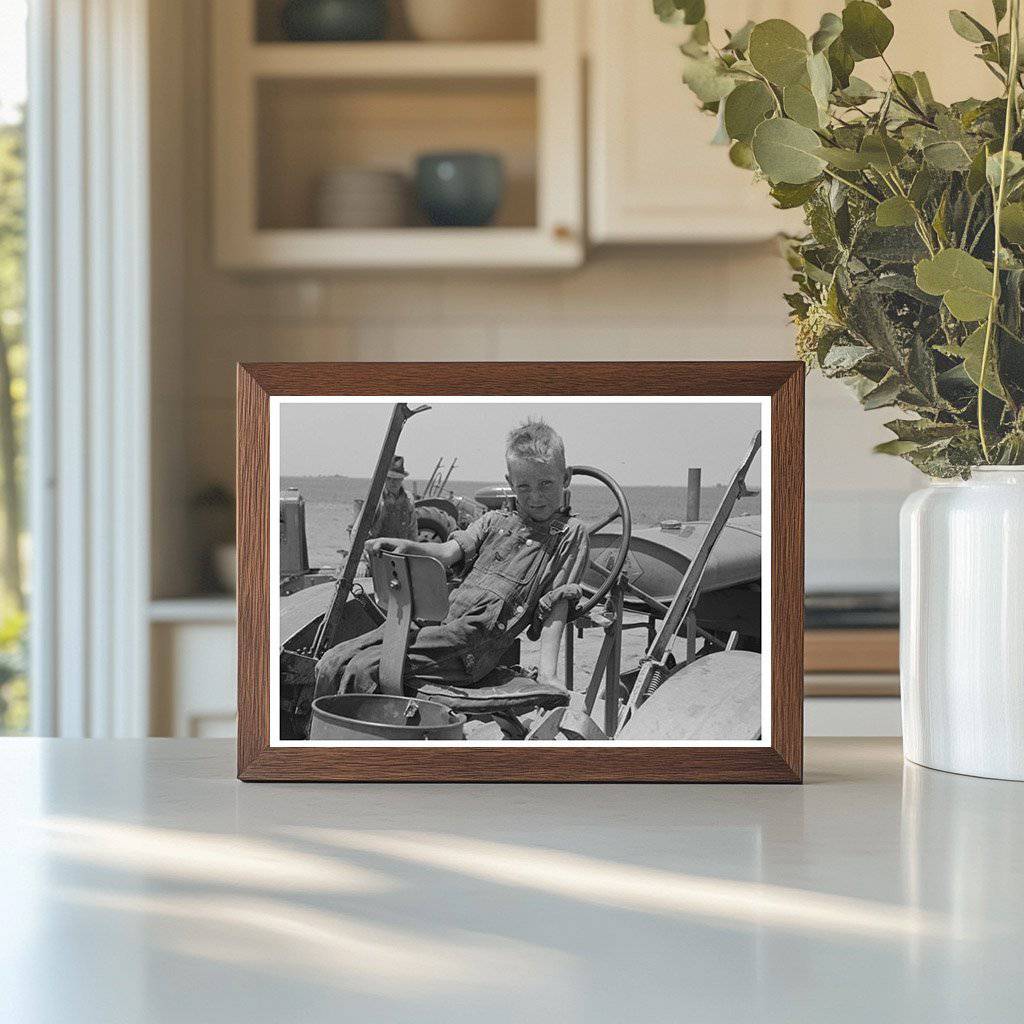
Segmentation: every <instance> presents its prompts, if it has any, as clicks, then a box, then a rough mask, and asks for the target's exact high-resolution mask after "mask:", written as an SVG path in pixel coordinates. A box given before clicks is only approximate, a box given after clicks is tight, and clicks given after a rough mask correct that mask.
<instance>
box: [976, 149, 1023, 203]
mask: <svg viewBox="0 0 1024 1024" xmlns="http://www.w3.org/2000/svg"><path fill="white" fill-rule="evenodd" d="M1002 159H1003V151H1002V150H1001V149H1000V150H996V151H995V152H994V153H992V154H990V155H989V157H988V159H987V160H986V161H985V177H986V178H987V179H988V183H989V185H990V186H991V188H992V191H993V192H994V191H995V190H996V189H998V188H999V175H1000V172H1001V169H1002ZM1022 171H1024V157H1022V156H1021V155H1020V153H1018V152H1017V151H1016V150H1014V149H1011V150H1009V151H1008V152H1007V154H1006V181H1007V183H1009V182H1011V181H1013V180H1014V179H1015V178H1016V177H1018V176H1019V175H1020V173H1021V172H1022Z"/></svg>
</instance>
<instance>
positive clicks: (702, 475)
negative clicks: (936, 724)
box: [270, 396, 771, 747]
mask: <svg viewBox="0 0 1024 1024" xmlns="http://www.w3.org/2000/svg"><path fill="white" fill-rule="evenodd" d="M769 416H770V407H769V402H768V401H767V399H763V398H760V397H729V398H722V397H694V396H688V397H678V396H674V397H670V398H669V397H667V398H664V399H661V398H648V397H644V398H630V397H622V398H610V397H609V396H601V397H598V398H593V399H588V398H576V397H573V398H560V397H557V396H543V397H537V396H531V397H529V398H523V399H520V398H516V397H500V398H493V397H491V398H472V397H461V396H460V397H451V396H433V397H431V396H426V397H408V396H394V397H393V399H392V398H385V397H381V396H373V397H365V398H364V397H360V396H344V397H308V398H307V397H275V398H273V399H272V400H271V405H270V480H271V491H270V493H271V507H270V514H271V517H272V518H273V516H278V517H279V529H274V528H273V523H271V530H270V546H271V550H270V566H271V574H272V577H273V578H272V580H271V588H270V589H271V605H270V617H271V645H272V657H271V666H272V667H271V680H270V686H271V705H270V706H271V715H270V719H271V743H272V745H278V746H290V745H319V746H342V745H350V744H353V745H358V744H367V745H391V744H399V745H401V744H420V743H423V742H430V743H435V744H463V743H472V744H506V743H531V744H533V743H545V744H551V743H559V744H562V743H586V744H601V743H605V744H609V743H614V744H616V745H633V746H657V745H663V746H695V747H696V746H717V747H721V746H759V745H765V744H767V743H768V742H769V741H770V731H771V722H770V717H771V714H770V708H771V702H770V696H771V694H770V684H771V679H770V675H771V673H770V658H769V657H768V655H767V654H766V653H763V652H762V641H763V638H767V637H768V636H769V635H770V623H769V616H770V592H771V586H770V580H771V573H770V543H769V540H770V538H769V537H768V531H767V529H766V525H765V524H768V523H769V522H770V521H771V520H770V493H769V488H768V481H769V479H770V452H769V451H768V450H767V449H766V447H765V441H764V439H765V438H768V437H770V436H771V432H770V423H769ZM765 650H767V645H765Z"/></svg>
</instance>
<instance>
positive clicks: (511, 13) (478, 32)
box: [405, 0, 536, 42]
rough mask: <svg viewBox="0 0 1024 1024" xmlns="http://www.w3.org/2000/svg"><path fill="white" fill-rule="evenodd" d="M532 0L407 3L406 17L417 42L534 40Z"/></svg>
mask: <svg viewBox="0 0 1024 1024" xmlns="http://www.w3.org/2000/svg"><path fill="white" fill-rule="evenodd" d="M535 12H536V8H535V6H534V3H533V2H532V0H405V15H406V19H407V20H408V22H409V27H410V28H411V29H412V32H413V35H414V36H416V38H417V39H423V40H429V41H431V42H483V41H497V40H504V39H533V38H534V36H535V30H534V24H535V21H536V13H535Z"/></svg>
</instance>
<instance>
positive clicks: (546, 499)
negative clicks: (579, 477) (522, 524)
mask: <svg viewBox="0 0 1024 1024" xmlns="http://www.w3.org/2000/svg"><path fill="white" fill-rule="evenodd" d="M505 479H506V480H508V483H509V486H510V487H511V488H512V490H513V492H514V493H515V496H516V500H517V502H518V503H519V514H520V515H522V516H525V517H526V518H528V519H532V520H533V521H534V522H538V523H543V522H545V521H546V520H548V519H550V518H551V517H552V516H553V515H554V514H555V513H556V512H558V511H559V510H560V509H561V507H562V501H563V491H564V490H565V488H566V487H568V486H569V472H568V470H566V469H565V467H564V466H562V465H560V464H559V463H557V462H536V461H534V460H533V459H509V460H508V473H507V474H506V475H505Z"/></svg>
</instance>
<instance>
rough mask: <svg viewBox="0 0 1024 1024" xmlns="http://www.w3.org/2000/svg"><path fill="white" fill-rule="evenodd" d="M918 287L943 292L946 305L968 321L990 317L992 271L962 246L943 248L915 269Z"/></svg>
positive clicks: (932, 291)
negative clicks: (958, 247) (961, 247)
mask: <svg viewBox="0 0 1024 1024" xmlns="http://www.w3.org/2000/svg"><path fill="white" fill-rule="evenodd" d="M914 273H915V277H916V279H917V286H918V288H920V289H921V291H923V292H927V293H928V294H929V295H941V296H942V300H943V302H945V304H946V308H947V309H948V310H949V311H950V313H952V314H953V316H955V317H956V318H957V320H962V321H965V322H970V321H973V320H981V319H982V318H983V317H986V316H988V308H989V304H990V301H991V289H992V274H991V273H990V271H989V270H988V268H987V267H986V266H985V264H984V263H982V262H981V260H979V259H977V258H976V257H974V256H972V255H971V254H970V253H968V252H964V250H963V249H943V250H942V252H940V253H938V254H937V255H936V256H933V257H931V258H930V259H924V260H921V262H920V263H918V264H917V266H916V267H915V268H914Z"/></svg>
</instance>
